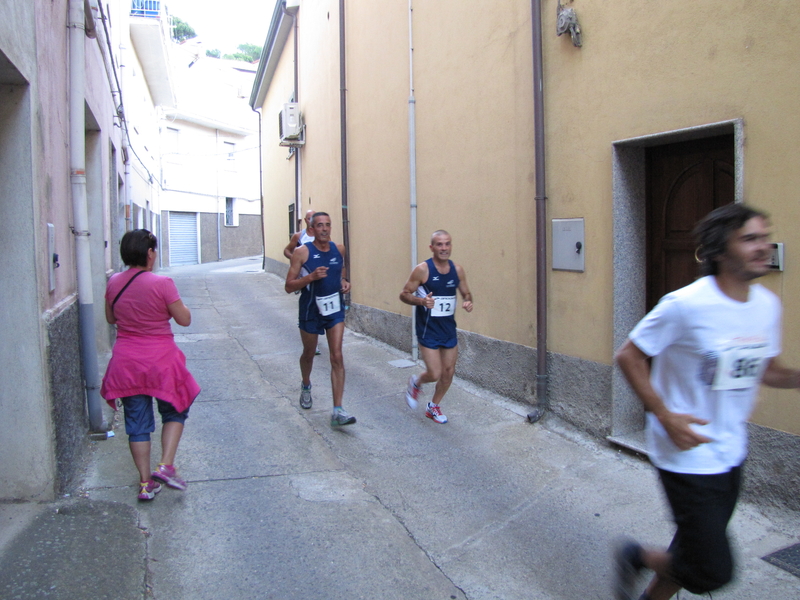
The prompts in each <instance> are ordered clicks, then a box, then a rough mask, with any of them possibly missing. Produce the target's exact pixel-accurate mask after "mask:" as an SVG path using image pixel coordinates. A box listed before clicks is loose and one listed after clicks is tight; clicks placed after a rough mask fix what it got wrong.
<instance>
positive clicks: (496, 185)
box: [347, 0, 535, 345]
mask: <svg viewBox="0 0 800 600" xmlns="http://www.w3.org/2000/svg"><path fill="white" fill-rule="evenodd" d="M528 13H529V8H526V7H525V5H524V3H520V2H516V1H510V0H505V1H502V2H488V1H480V2H474V3H471V4H470V6H469V7H468V8H467V7H465V6H464V4H463V3H462V2H458V1H456V0H445V1H442V2H436V3H417V4H416V5H415V7H414V32H413V37H414V95H415V100H416V103H415V106H416V144H417V153H416V167H417V204H418V213H417V228H418V239H417V243H416V247H417V253H418V257H417V260H418V262H421V261H423V260H425V259H426V258H429V257H430V255H431V253H430V250H429V248H428V246H429V242H430V234H431V233H432V232H433V231H434V230H436V229H440V228H441V229H446V230H448V231H449V232H450V233H451V234H452V236H453V260H455V261H456V262H457V263H460V264H461V265H463V266H464V268H465V269H466V272H467V278H468V282H469V284H470V287H471V289H472V292H473V295H474V297H475V306H476V309H475V311H474V312H473V313H471V314H469V315H468V314H467V313H463V312H460V313H459V314H458V315H457V318H458V324H459V327H461V328H462V329H466V330H469V331H475V332H478V333H481V334H484V335H488V336H491V337H495V338H499V339H504V340H509V341H513V342H516V343H521V344H527V345H531V344H532V343H534V340H535V329H534V323H535V302H534V270H533V244H534V237H533V223H534V220H533V175H532V169H533V167H532V164H533V161H532V148H533V141H532V139H533V138H532V120H533V119H532V111H531V109H530V104H531V97H532V88H533V86H532V83H531V77H530V72H531V68H530V64H531V50H530V21H529V14H528ZM347 15H348V31H350V32H353V35H351V36H350V37H349V38H348V65H347V67H348V86H347V87H348V103H349V104H348V122H349V124H350V127H349V130H348V135H349V142H350V150H349V151H350V157H351V160H350V165H351V167H350V189H351V207H352V218H353V224H354V227H353V232H352V244H353V252H352V255H353V260H354V261H355V262H354V263H353V266H354V276H356V275H359V276H360V275H362V274H363V276H364V277H365V279H364V281H363V283H361V284H359V281H360V280H359V281H357V282H356V284H355V285H354V288H353V299H354V301H355V302H359V303H363V304H366V305H369V306H373V307H375V308H380V309H383V310H387V311H391V312H396V313H401V314H404V315H410V308H409V307H408V306H406V305H404V304H402V303H401V302H400V301H399V300H398V294H399V292H400V289H401V288H402V286H403V284H404V283H405V280H406V279H407V277H408V275H409V273H410V270H411V266H412V265H411V244H412V241H411V224H410V223H411V221H410V219H411V211H410V191H409V190H410V184H409V172H410V171H409V156H408V148H409V128H408V110H409V108H408V99H409V95H410V90H409V31H408V4H407V3H406V4H402V3H400V4H396V5H394V6H390V5H388V4H387V3H375V2H367V1H365V0H351V1H350V2H348V13H347ZM478 15H479V17H478ZM375 23H386V24H389V23H391V24H394V26H392V27H375V26H374V24H375ZM356 32H357V35H356Z"/></svg>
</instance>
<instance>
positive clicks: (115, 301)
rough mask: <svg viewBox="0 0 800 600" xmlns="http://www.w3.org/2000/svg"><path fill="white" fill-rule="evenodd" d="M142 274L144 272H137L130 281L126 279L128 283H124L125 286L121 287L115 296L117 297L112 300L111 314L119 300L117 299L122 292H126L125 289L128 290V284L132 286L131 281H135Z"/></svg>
mask: <svg viewBox="0 0 800 600" xmlns="http://www.w3.org/2000/svg"><path fill="white" fill-rule="evenodd" d="M144 272H145V271H139V272H138V273H136V274H135V275H134V276H133V277H131V278H130V279H128V283H126V284H125V285H124V286H123V287H122V289H121V290H120V291H119V294H117V296H116V297H115V298H114V301H113V302H112V303H111V311H112V312H113V311H114V305H115V304H116V303H117V300H119V297H120V296H122V292H124V291H125V290H127V289H128V286H129V285H130V284H132V283H133V280H134V279H136V278H137V277H138V276H139V275H141V274H142V273H144Z"/></svg>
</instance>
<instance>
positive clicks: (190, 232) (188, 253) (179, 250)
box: [169, 212, 200, 266]
mask: <svg viewBox="0 0 800 600" xmlns="http://www.w3.org/2000/svg"><path fill="white" fill-rule="evenodd" d="M197 250H198V245H197V213H182V212H171V213H169V264H170V265H171V266H173V265H196V264H197V263H198V262H200V256H199V253H198V251H197Z"/></svg>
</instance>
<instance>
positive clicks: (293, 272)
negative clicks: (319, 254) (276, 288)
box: [283, 246, 328, 294]
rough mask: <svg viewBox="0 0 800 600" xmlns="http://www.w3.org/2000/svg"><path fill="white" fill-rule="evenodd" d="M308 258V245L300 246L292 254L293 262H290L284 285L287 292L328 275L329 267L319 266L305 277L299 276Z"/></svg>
mask: <svg viewBox="0 0 800 600" xmlns="http://www.w3.org/2000/svg"><path fill="white" fill-rule="evenodd" d="M307 260H308V248H307V247H306V246H300V247H299V248H298V249H297V250H295V251H294V253H293V254H292V262H291V263H289V272H288V273H286V283H285V284H284V286H283V289H284V290H286V293H287V294H291V293H292V292H296V291H297V290H302V289H303V288H304V287H306V286H307V285H308V284H309V283H311V282H312V281H317V280H318V279H322V278H323V277H327V276H328V267H317V268H316V269H314V270H313V271H311V273H309V274H308V275H306V276H305V277H298V275H300V269H302V268H303V263H305V262H306V261H307Z"/></svg>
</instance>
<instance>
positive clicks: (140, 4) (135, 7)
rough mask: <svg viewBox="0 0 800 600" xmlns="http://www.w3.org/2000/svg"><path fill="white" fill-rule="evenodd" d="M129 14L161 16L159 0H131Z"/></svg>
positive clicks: (151, 16)
mask: <svg viewBox="0 0 800 600" xmlns="http://www.w3.org/2000/svg"><path fill="white" fill-rule="evenodd" d="M131 16H132V17H149V18H151V19H157V18H159V17H160V16H161V0H132V3H131Z"/></svg>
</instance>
